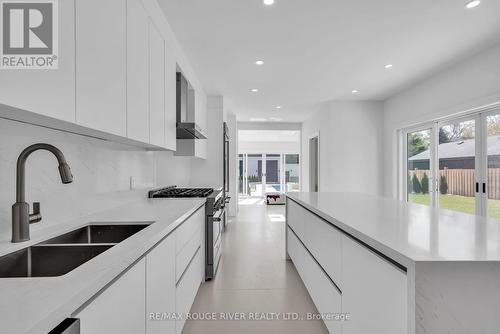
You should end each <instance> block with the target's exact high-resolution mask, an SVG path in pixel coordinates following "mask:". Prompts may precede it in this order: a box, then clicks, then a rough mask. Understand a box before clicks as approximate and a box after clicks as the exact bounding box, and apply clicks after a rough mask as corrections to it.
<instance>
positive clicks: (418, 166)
mask: <svg viewBox="0 0 500 334" xmlns="http://www.w3.org/2000/svg"><path fill="white" fill-rule="evenodd" d="M430 144H431V130H430V129H428V130H423V131H416V132H412V133H408V135H407V138H406V147H407V152H408V153H407V168H408V170H407V183H406V185H407V186H406V189H407V200H408V202H412V203H418V204H425V205H430V204H431V197H430V194H429V183H430V182H429V179H430V176H431V174H430V157H431V155H430Z"/></svg>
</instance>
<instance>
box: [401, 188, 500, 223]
mask: <svg viewBox="0 0 500 334" xmlns="http://www.w3.org/2000/svg"><path fill="white" fill-rule="evenodd" d="M409 201H410V202H412V203H418V204H426V205H429V203H430V197H429V194H425V195H424V194H410V196H409ZM439 207H440V208H443V209H450V210H455V211H460V212H465V213H470V214H474V213H475V211H476V207H475V202H474V197H465V196H457V195H441V194H440V195H439ZM488 217H490V218H496V219H500V200H494V199H489V200H488Z"/></svg>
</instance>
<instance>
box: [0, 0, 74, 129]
mask: <svg viewBox="0 0 500 334" xmlns="http://www.w3.org/2000/svg"><path fill="white" fill-rule="evenodd" d="M58 12H59V15H58V17H59V54H58V58H59V68H58V69H57V70H1V71H0V103H2V104H6V105H10V106H13V107H17V108H20V109H25V110H28V111H32V112H34V113H37V114H42V115H45V116H49V117H53V118H57V119H60V120H64V121H68V122H75V35H74V33H75V26H74V24H75V21H74V20H75V1H74V0H64V1H59V2H58Z"/></svg>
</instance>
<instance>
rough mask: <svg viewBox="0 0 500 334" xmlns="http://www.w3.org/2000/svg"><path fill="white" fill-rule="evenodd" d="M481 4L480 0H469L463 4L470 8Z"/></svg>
mask: <svg viewBox="0 0 500 334" xmlns="http://www.w3.org/2000/svg"><path fill="white" fill-rule="evenodd" d="M480 4H481V0H471V1H469V2H467V3H466V4H465V8H467V9H471V8H476V7H477V6H479V5H480Z"/></svg>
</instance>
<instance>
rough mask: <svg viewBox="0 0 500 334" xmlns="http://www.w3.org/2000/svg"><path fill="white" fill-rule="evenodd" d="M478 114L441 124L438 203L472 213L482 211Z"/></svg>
mask: <svg viewBox="0 0 500 334" xmlns="http://www.w3.org/2000/svg"><path fill="white" fill-rule="evenodd" d="M477 124H480V121H479V120H476V118H472V119H471V118H466V119H458V120H452V121H446V122H444V123H439V124H438V127H439V129H438V131H439V145H438V149H437V153H438V159H439V178H438V180H437V181H438V190H439V197H438V207H440V208H443V209H450V210H454V211H460V212H465V213H470V214H476V213H478V214H480V212H481V196H480V193H479V192H477V191H476V183H477V182H479V181H478V180H479V173H480V170H479V169H478V168H477V167H478V165H479V164H480V161H476V160H478V158H479V156H480V154H477V153H480V152H477V147H480V138H479V137H478V136H476V132H477V131H476V126H477ZM477 169H478V170H477Z"/></svg>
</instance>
